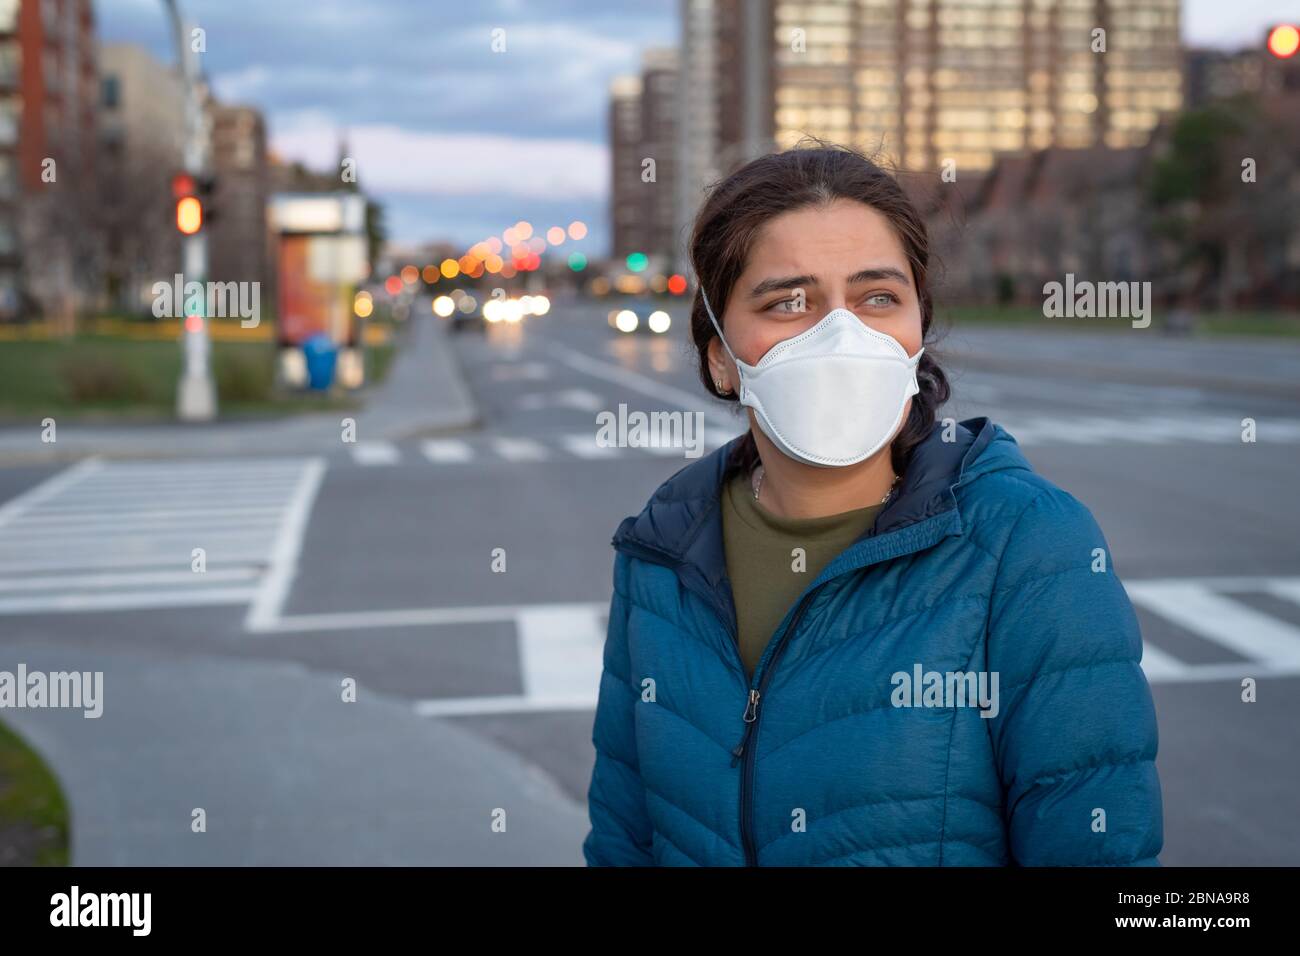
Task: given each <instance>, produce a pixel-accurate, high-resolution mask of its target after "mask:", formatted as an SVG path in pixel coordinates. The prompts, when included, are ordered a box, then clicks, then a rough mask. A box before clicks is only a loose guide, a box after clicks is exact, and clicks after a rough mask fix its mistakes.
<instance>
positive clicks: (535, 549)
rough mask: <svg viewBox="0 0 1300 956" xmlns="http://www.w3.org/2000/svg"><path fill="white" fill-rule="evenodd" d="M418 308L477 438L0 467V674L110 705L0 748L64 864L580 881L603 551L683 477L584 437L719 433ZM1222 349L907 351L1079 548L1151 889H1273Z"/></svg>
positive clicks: (1263, 657) (677, 371)
mask: <svg viewBox="0 0 1300 956" xmlns="http://www.w3.org/2000/svg"><path fill="white" fill-rule="evenodd" d="M422 305H423V308H422V309H421V310H420V311H419V312H418V314H419V315H420V316H421V318H420V319H418V320H416V321H419V322H423V323H425V325H424V326H422V327H420V328H418V329H416V330H415V331H416V333H417V338H418V339H419V341H420V342H422V343H424V344H425V345H426V346H428V347H429V348H438V349H442V348H451V349H453V350H454V352H455V356H456V358H457V360H458V363H459V366H460V368H461V370H462V374H463V376H464V379H465V382H466V383H467V384H468V387H469V391H470V393H471V394H472V398H473V402H474V404H475V406H476V409H477V421H478V426H477V427H472V428H465V429H455V430H447V429H442V430H439V431H437V432H428V433H425V434H418V433H417V434H406V435H403V436H401V437H396V438H388V437H385V438H374V437H371V432H370V431H368V430H367V429H365V428H362V429H361V430H360V433H359V435H358V441H357V442H356V443H352V444H349V443H344V442H342V441H339V440H337V439H331V437H330V432H329V431H328V430H327V429H324V428H318V429H317V430H316V431H314V432H312V433H311V437H310V439H304V440H303V442H302V443H299V444H292V443H287V442H286V444H285V446H284V450H283V451H282V452H281V453H278V454H277V453H274V451H272V450H270V449H265V448H262V447H261V446H259V445H258V444H257V443H256V442H250V444H249V450H247V451H246V452H244V453H241V452H240V451H239V449H238V447H237V446H238V442H237V441H236V442H232V443H229V445H230V447H227V445H224V444H223V446H222V448H221V450H220V452H219V453H218V454H213V453H211V452H210V451H208V452H207V453H204V452H203V450H201V449H199V450H197V453H192V452H194V451H196V450H195V449H191V448H188V447H186V446H185V445H184V444H181V445H178V447H177V450H176V451H175V452H173V453H170V454H169V453H168V452H167V451H165V450H159V451H157V452H154V453H151V454H141V453H140V452H139V450H138V449H137V450H136V452H135V453H134V454H132V455H131V456H130V457H115V456H114V455H113V453H112V450H111V444H110V446H109V447H108V448H105V449H103V450H101V451H100V453H98V454H94V455H91V454H85V455H80V454H79V455H77V456H76V457H75V459H74V460H71V461H70V460H67V459H66V458H61V459H56V458H55V457H54V456H53V455H52V454H51V455H49V456H47V459H48V460H47V459H43V458H41V457H40V455H39V454H38V453H39V452H40V449H39V447H38V446H37V447H34V448H33V449H30V450H29V451H31V454H28V455H18V454H17V453H16V452H15V453H14V454H12V455H11V456H10V457H9V458H0V462H7V464H0V669H7V670H14V669H15V668H16V667H17V666H18V664H19V663H20V662H22V663H25V664H26V665H27V667H28V668H29V669H36V668H41V669H47V670H56V669H60V668H75V669H78V670H88V669H98V670H103V671H104V672H105V684H104V686H105V691H104V697H105V701H104V716H103V717H102V718H99V719H98V720H86V719H83V718H82V716H81V714H80V713H76V712H67V711H62V712H61V711H57V710H43V711H42V710H28V711H23V710H14V711H9V712H7V713H6V719H7V720H12V722H13V724H14V725H15V727H16V728H17V729H18V730H19V731H20V732H21V733H22V734H23V735H24V736H26V737H27V739H29V740H30V741H31V743H32V744H33V746H34V747H36V748H37V749H38V750H39V751H40V752H41V754H42V756H44V757H45V758H46V759H47V760H48V761H49V762H50V764H51V766H52V767H53V769H54V770H55V772H56V773H57V774H59V776H60V779H61V781H62V783H63V784H64V787H65V789H66V791H67V795H68V798H69V800H70V803H71V811H72V817H73V836H72V847H73V862H74V863H83V864H85V863H111V864H144V863H269V864H292V863H331V864H332V863H402V864H440V863H486V864H497V863H518V862H523V863H554V864H580V863H581V862H582V858H581V852H580V844H581V840H582V837H583V835H584V834H585V831H586V807H585V791H586V785H587V781H588V778H589V774H590V771H591V765H592V760H593V756H594V755H593V751H592V745H591V740H590V734H591V724H592V716H593V708H594V705H595V694H596V691H597V687H598V683H599V673H600V661H601V648H602V642H603V636H604V626H605V613H606V609H607V605H608V602H609V597H610V590H611V568H612V561H613V552H612V550H611V548H610V546H609V539H610V536H611V535H612V534H613V532H614V529H615V528H616V527H617V525H618V523H619V521H620V520H621V519H622V518H623V517H624V516H626V515H628V514H632V513H635V512H637V511H639V510H640V508H641V506H642V504H643V503H644V502H645V500H646V499H647V497H648V496H649V495H650V494H651V493H652V492H653V491H654V489H655V488H656V487H657V486H658V484H659V483H660V482H661V481H662V480H663V479H664V478H666V477H667V476H668V475H670V474H671V473H672V472H673V471H675V470H676V469H678V468H680V467H682V465H683V464H686V462H685V460H684V459H683V456H682V453H681V451H680V450H672V449H669V450H647V449H639V448H606V447H601V446H599V445H598V444H597V442H596V438H595V435H596V425H595V417H596V415H597V413H599V412H601V411H611V412H614V413H616V414H617V410H618V408H619V405H620V404H621V403H623V404H626V405H627V406H628V408H629V409H633V410H641V411H654V410H678V409H681V410H688V411H702V412H704V413H705V414H706V422H707V428H706V432H705V435H706V448H707V449H709V450H712V449H713V448H716V447H717V446H718V445H719V444H721V443H722V442H724V441H726V440H727V439H729V438H730V437H731V436H733V435H735V434H738V433H739V431H740V430H741V425H740V419H739V418H737V417H736V416H735V415H734V414H733V412H732V410H731V409H729V408H727V407H725V406H723V405H721V404H720V403H717V402H714V401H712V400H710V399H707V398H706V397H705V396H704V393H703V391H702V389H701V388H700V386H699V385H698V382H697V380H696V372H695V369H694V367H693V355H692V352H691V350H690V347H689V341H688V336H687V333H686V329H685V328H684V327H683V326H684V322H683V321H682V314H677V315H675V316H674V319H675V325H674V327H673V328H672V329H671V330H670V332H669V333H668V334H666V335H664V336H650V335H646V336H639V335H638V336H634V335H620V334H619V333H617V332H615V331H614V330H612V329H610V328H609V327H608V326H607V324H606V322H605V316H604V308H605V307H604V306H603V305H601V304H599V303H594V302H592V303H589V302H586V301H584V300H569V301H563V300H558V299H557V300H556V302H555V304H554V306H553V308H552V311H551V312H550V314H549V315H547V316H545V317H540V318H530V319H528V320H527V321H526V322H524V323H522V324H519V325H505V324H503V323H502V324H498V325H495V326H491V327H489V328H487V329H486V332H485V333H484V334H479V333H476V332H466V333H461V334H458V335H456V336H448V335H447V333H445V332H443V331H442V330H441V329H437V328H434V327H433V323H434V322H435V321H436V320H435V319H433V318H431V317H429V310H428V304H427V300H426V301H425V302H423V303H422ZM680 312H681V310H679V313H680ZM1238 348H1239V347H1238V346H1237V345H1235V344H1234V343H1227V344H1225V343H1214V342H1201V341H1196V342H1185V341H1179V342H1172V341H1169V340H1163V339H1161V338H1160V337H1159V334H1158V332H1157V331H1156V330H1154V329H1152V330H1145V331H1137V330H1135V331H1132V332H1127V331H1126V332H1124V333H1120V334H1113V335H1102V336H1096V337H1092V336H1086V335H1081V334H1074V333H1056V334H1053V333H1050V332H1043V331H1034V332H1011V331H998V332H984V331H972V332H966V331H956V332H954V333H953V334H952V335H951V336H950V337H949V338H948V339H947V341H945V342H944V343H942V344H941V346H940V347H939V348H938V349H936V353H937V354H938V355H939V356H941V361H943V362H944V363H945V366H946V367H947V368H948V369H949V371H950V374H951V377H952V380H953V383H954V393H955V399H954V401H953V402H952V403H951V404H950V406H949V407H948V408H947V409H946V410H945V414H948V415H951V416H953V417H955V418H957V419H958V420H961V419H963V418H967V417H972V416H976V415H988V416H989V417H991V418H992V419H993V420H994V421H997V422H998V423H999V424H1002V425H1003V426H1004V427H1005V428H1007V429H1008V430H1009V431H1010V432H1011V434H1012V435H1014V436H1015V437H1016V438H1017V439H1018V440H1019V441H1020V442H1021V444H1022V445H1023V446H1024V447H1025V451H1026V454H1027V456H1028V457H1029V459H1030V460H1031V462H1032V463H1033V464H1034V466H1035V468H1037V469H1038V470H1040V471H1041V472H1042V473H1043V474H1045V475H1046V476H1047V477H1048V478H1050V479H1051V480H1053V481H1055V482H1056V483H1057V484H1059V485H1061V486H1062V487H1064V488H1065V489H1066V490H1068V491H1070V492H1071V493H1073V494H1074V495H1075V496H1076V497H1078V498H1079V499H1080V500H1082V501H1083V502H1084V503H1085V504H1087V505H1088V506H1089V507H1090V508H1091V509H1092V510H1093V512H1094V514H1095V515H1096V516H1097V519H1098V521H1099V522H1100V524H1101V526H1102V528H1103V530H1104V531H1105V533H1106V535H1107V537H1108V539H1109V542H1110V545H1111V548H1112V552H1113V557H1114V562H1115V567H1116V570H1117V571H1118V573H1119V574H1120V576H1121V578H1122V579H1123V580H1124V582H1125V585H1126V587H1127V589H1128V592H1129V594H1130V597H1131V598H1132V600H1133V602H1134V604H1135V606H1136V607H1137V609H1138V613H1139V617H1140V620H1141V623H1142V629H1143V635H1144V638H1145V641H1146V652H1145V658H1144V665H1145V667H1146V669H1147V673H1148V676H1149V678H1150V680H1151V681H1152V684H1153V687H1154V692H1155V696H1156V703H1157V709H1158V714H1159V721H1160V757H1159V770H1160V775H1161V783H1162V786H1163V790H1164V806H1165V849H1164V852H1163V854H1162V856H1161V861H1162V862H1163V863H1164V864H1165V865H1171V866H1172V865H1189V864H1211V865H1215V864H1222V865H1280V864H1293V863H1294V862H1295V861H1296V860H1297V859H1300V821H1298V820H1297V818H1296V815H1295V814H1294V812H1293V807H1294V806H1295V802H1296V798H1295V794H1296V791H1297V788H1298V787H1300V732H1298V730H1297V728H1298V727H1300V552H1297V550H1296V547H1295V543H1294V542H1295V540H1296V539H1297V535H1298V534H1300V518H1298V517H1297V511H1296V509H1295V506H1294V501H1293V496H1294V493H1295V488H1296V476H1297V470H1298V468H1297V466H1298V465H1300V395H1297V394H1296V391H1295V385H1296V383H1297V382H1300V348H1297V346H1296V345H1295V344H1292V343H1290V342H1287V343H1280V342H1268V343H1263V344H1261V345H1257V346H1241V347H1240V350H1239V351H1234V349H1238ZM1252 350H1253V352H1252ZM422 354H423V353H422V352H421V351H420V350H415V351H412V352H410V353H409V354H404V355H402V356H399V358H398V362H399V364H400V363H403V362H407V363H412V362H421V361H423V359H422V358H421V356H422ZM1039 362H1041V363H1042V365H1041V367H1040V366H1039V365H1038V364H1036V363H1039ZM407 367H408V368H409V367H411V366H410V365H408V366H407ZM1210 368H1213V369H1215V370H1216V371H1217V372H1220V373H1222V374H1221V375H1220V376H1219V377H1215V376H1211V375H1208V374H1207V376H1206V380H1207V381H1209V382H1210V383H1211V384H1201V385H1192V384H1188V383H1185V382H1182V381H1180V380H1179V378H1178V376H1177V374H1176V373H1178V372H1179V370H1184V371H1188V370H1190V371H1192V372H1195V371H1197V370H1200V369H1210ZM415 370H416V371H419V369H418V368H416V369H415ZM1261 370H1262V371H1261ZM397 380H400V376H398V378H397ZM1247 417H1250V418H1254V419H1255V420H1256V422H1257V424H1258V441H1256V442H1253V443H1243V442H1242V441H1241V437H1240V436H1241V420H1242V419H1243V418H1247ZM169 427H174V426H169ZM248 427H249V428H250V429H251V428H252V427H253V426H248ZM331 427H332V426H331ZM148 430H149V426H141V434H142V441H144V439H145V438H146V437H147V436H144V435H143V433H144V432H147V431H148ZM236 434H237V433H236ZM32 436H33V437H32V442H33V445H34V446H35V443H36V442H37V440H38V439H37V437H36V430H35V429H32ZM3 439H4V440H3V442H0V447H3V448H4V449H6V450H9V451H11V452H13V451H14V450H15V442H16V441H18V439H16V438H15V436H14V435H13V434H12V433H7V434H6V435H4V436H3ZM666 452H667V453H666ZM195 548H202V549H204V557H205V560H206V570H205V571H202V572H201V573H200V572H196V571H194V570H192V567H193V564H192V562H193V561H194V560H195V558H194V554H193V550H194V549H195ZM497 549H500V550H499V551H498V550H497ZM502 561H504V571H502V570H500V568H501V567H502V564H501V562H502ZM1244 677H1253V678H1256V679H1257V680H1258V702H1256V703H1249V704H1248V703H1243V702H1242V701H1241V699H1240V698H1241V687H1240V683H1241V680H1242V678H1244ZM348 678H352V679H354V680H355V682H356V687H357V691H356V697H357V701H356V703H349V704H343V703H341V694H343V693H344V692H345V688H343V687H342V685H341V682H342V681H345V680H346V679H348ZM199 807H201V808H204V810H205V811H206V818H207V833H206V834H196V833H193V832H192V831H191V819H192V817H191V815H192V811H193V810H194V808H199ZM498 808H500V809H503V810H504V811H505V813H506V815H507V816H508V825H507V827H506V830H505V832H504V833H497V832H494V829H493V819H494V811H496V810H497V809H498Z"/></svg>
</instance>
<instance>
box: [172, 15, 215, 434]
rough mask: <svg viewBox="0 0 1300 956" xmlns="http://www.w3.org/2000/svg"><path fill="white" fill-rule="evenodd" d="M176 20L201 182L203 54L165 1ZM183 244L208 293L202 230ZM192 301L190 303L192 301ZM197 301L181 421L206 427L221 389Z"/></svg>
mask: <svg viewBox="0 0 1300 956" xmlns="http://www.w3.org/2000/svg"><path fill="white" fill-rule="evenodd" d="M163 3H164V4H165V5H166V7H167V12H168V14H169V15H170V17H171V21H172V30H173V32H174V34H175V37H176V64H177V68H178V69H179V70H180V71H181V76H182V78H183V79H184V81H185V171H186V172H187V173H189V174H190V175H191V176H193V177H194V178H195V179H196V180H197V179H198V178H199V177H201V176H204V175H206V174H207V172H208V161H209V152H210V150H209V144H208V131H207V128H206V124H205V123H204V121H203V100H202V96H201V93H200V88H199V82H200V75H199V62H198V53H197V52H195V50H194V48H193V46H192V45H191V44H190V43H188V42H187V40H186V35H185V24H184V22H183V21H182V19H181V15H180V10H178V9H177V6H176V0H163ZM181 242H182V268H183V270H184V276H185V284H186V285H188V284H189V283H190V282H197V283H199V286H200V288H202V289H204V290H206V289H207V279H208V241H207V236H206V235H205V234H204V231H203V230H202V229H201V228H200V229H199V230H198V231H197V232H195V233H193V234H192V235H187V236H185V238H184V239H182V240H181ZM189 298H190V297H189V296H186V299H189ZM194 298H195V299H197V300H198V301H197V303H196V305H195V308H194V309H193V310H191V309H190V308H189V307H188V302H187V305H186V308H185V309H184V311H185V318H184V320H183V323H182V325H181V343H182V346H183V355H184V368H183V371H182V372H181V380H180V384H179V385H178V386H177V390H176V416H177V417H178V418H179V419H180V420H181V421H186V422H206V421H211V420H212V419H214V418H216V416H217V390H216V387H215V385H214V384H213V381H212V370H211V361H210V358H211V347H210V345H209V342H208V321H207V316H206V315H205V311H206V309H207V296H206V294H205V295H201V296H196V297H194Z"/></svg>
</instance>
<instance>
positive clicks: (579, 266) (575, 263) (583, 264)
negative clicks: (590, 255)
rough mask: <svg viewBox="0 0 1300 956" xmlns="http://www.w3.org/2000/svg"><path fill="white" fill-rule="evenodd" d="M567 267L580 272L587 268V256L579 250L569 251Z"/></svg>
mask: <svg viewBox="0 0 1300 956" xmlns="http://www.w3.org/2000/svg"><path fill="white" fill-rule="evenodd" d="M569 268H570V269H572V270H573V271H574V272H581V271H582V270H583V269H585V268H587V257H586V256H584V255H583V254H582V253H581V252H571V253H569Z"/></svg>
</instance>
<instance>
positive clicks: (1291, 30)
mask: <svg viewBox="0 0 1300 956" xmlns="http://www.w3.org/2000/svg"><path fill="white" fill-rule="evenodd" d="M1297 49H1300V30H1297V29H1296V28H1295V27H1294V26H1292V25H1291V24H1289V23H1284V24H1281V25H1280V26H1276V27H1274V28H1273V29H1272V30H1270V31H1269V34H1268V51H1269V52H1270V53H1272V54H1273V55H1274V56H1275V57H1277V58H1278V59H1279V60H1285V59H1286V58H1287V57H1290V56H1294V55H1295V52H1296V50H1297Z"/></svg>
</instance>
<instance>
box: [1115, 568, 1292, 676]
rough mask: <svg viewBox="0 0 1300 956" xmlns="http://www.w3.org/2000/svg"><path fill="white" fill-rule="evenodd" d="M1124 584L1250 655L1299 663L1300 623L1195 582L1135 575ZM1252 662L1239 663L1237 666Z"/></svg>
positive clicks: (1203, 633)
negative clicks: (1136, 578) (1299, 625)
mask: <svg viewBox="0 0 1300 956" xmlns="http://www.w3.org/2000/svg"><path fill="white" fill-rule="evenodd" d="M1255 586H1256V587H1258V586H1259V585H1255ZM1124 587H1125V590H1127V591H1128V594H1129V597H1130V598H1131V599H1132V601H1133V603H1134V604H1136V605H1140V606H1141V607H1144V608H1146V609H1147V610H1149V611H1152V612H1154V613H1156V614H1159V615H1160V616H1161V617H1163V618H1164V619H1165V620H1168V621H1172V622H1173V623H1175V624H1177V625H1178V626H1179V627H1181V628H1183V629H1185V630H1187V631H1190V632H1191V633H1193V634H1196V635H1198V636H1199V637H1203V638H1205V639H1207V640H1210V641H1214V642H1215V643H1216V644H1220V645H1222V646H1223V647H1227V648H1229V649H1230V650H1233V651H1235V652H1236V653H1238V654H1240V655H1241V656H1242V657H1245V658H1248V659H1249V660H1250V661H1253V662H1255V663H1258V664H1264V665H1268V666H1274V667H1277V668H1280V669H1289V668H1300V628H1295V627H1293V626H1291V625H1290V624H1288V623H1286V622H1285V621H1282V620H1280V619H1278V618H1275V617H1272V616H1271V615H1268V614H1264V613H1262V612H1260V611H1256V610H1255V609H1254V608H1252V607H1249V606H1247V605H1245V604H1243V603H1241V602H1240V601H1234V600H1233V599H1232V598H1230V597H1225V596H1223V595H1222V594H1216V593H1215V592H1214V591H1213V590H1211V589H1210V588H1208V587H1206V586H1205V585H1203V584H1197V583H1195V582H1188V581H1179V580H1172V581H1134V582H1126V583H1125V585H1124ZM1249 666H1250V665H1248V664H1243V665H1238V669H1239V670H1241V669H1243V668H1248V667H1249Z"/></svg>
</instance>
